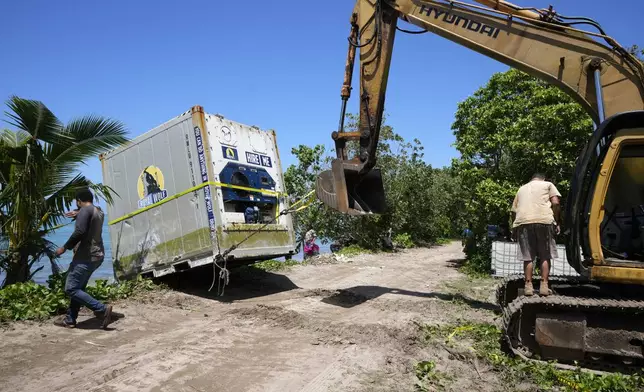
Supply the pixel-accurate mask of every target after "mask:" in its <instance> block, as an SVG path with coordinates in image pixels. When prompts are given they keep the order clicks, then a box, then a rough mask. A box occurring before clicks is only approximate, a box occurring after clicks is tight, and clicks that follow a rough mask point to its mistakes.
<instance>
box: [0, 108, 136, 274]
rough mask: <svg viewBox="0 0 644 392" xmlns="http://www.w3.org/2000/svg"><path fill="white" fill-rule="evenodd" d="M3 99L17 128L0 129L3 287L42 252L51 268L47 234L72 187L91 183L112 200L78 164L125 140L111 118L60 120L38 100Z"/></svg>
mask: <svg viewBox="0 0 644 392" xmlns="http://www.w3.org/2000/svg"><path fill="white" fill-rule="evenodd" d="M6 104H7V107H8V108H9V111H7V112H6V115H7V116H8V118H9V121H8V122H9V124H10V125H12V126H13V127H14V128H15V129H16V130H15V131H10V130H4V131H0V270H2V271H4V272H5V274H6V278H5V281H4V282H3V284H2V286H6V285H9V284H13V283H17V282H25V281H28V280H30V279H31V278H32V277H33V275H34V274H35V273H36V272H38V271H39V270H40V269H42V268H43V267H42V266H40V267H38V268H37V269H36V270H35V271H33V272H32V267H34V265H35V264H38V263H39V262H40V261H41V260H42V259H43V258H45V257H47V258H48V259H49V260H50V262H51V263H52V270H54V271H55V269H56V262H55V259H56V256H55V253H54V251H55V244H53V243H52V242H50V241H48V240H47V239H46V237H47V236H48V235H49V234H50V233H51V232H52V231H54V230H55V229H56V228H58V227H60V225H61V223H62V222H63V219H64V214H65V211H66V210H69V208H70V207H71V205H72V203H73V202H74V197H75V192H76V191H77V190H78V189H79V188H81V187H89V188H90V189H92V190H93V191H94V192H95V193H96V194H97V196H99V197H101V198H103V199H104V200H105V201H106V202H107V203H110V204H111V203H112V193H113V190H112V189H110V188H109V187H107V186H105V185H102V184H95V183H92V182H91V181H90V180H88V179H87V178H85V177H84V176H83V175H81V174H80V173H79V166H80V165H81V164H84V163H85V161H87V159H89V158H92V157H96V156H97V155H98V154H100V153H103V152H106V151H108V150H110V149H112V148H115V147H118V146H120V145H122V144H125V143H127V141H128V139H127V138H126V136H125V135H126V131H125V127H124V126H123V125H122V124H121V123H119V122H117V121H114V120H110V119H105V118H102V117H99V116H94V115H90V116H85V117H80V118H77V119H74V120H72V121H70V122H69V123H68V124H63V123H62V122H61V121H60V120H59V119H58V118H56V116H55V115H54V114H53V113H52V112H51V111H50V110H49V109H48V108H47V107H46V106H45V105H44V104H43V103H42V102H39V101H33V100H27V99H23V98H19V97H15V96H12V97H11V98H10V99H9V100H8V101H7V103H6Z"/></svg>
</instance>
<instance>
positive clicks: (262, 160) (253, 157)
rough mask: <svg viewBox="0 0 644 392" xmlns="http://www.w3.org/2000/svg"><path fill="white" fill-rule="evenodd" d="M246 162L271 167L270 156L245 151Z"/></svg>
mask: <svg viewBox="0 0 644 392" xmlns="http://www.w3.org/2000/svg"><path fill="white" fill-rule="evenodd" d="M246 162H248V163H251V164H253V165H261V166H265V167H273V165H272V163H271V157H267V156H266V155H259V154H253V153H252V152H247V153H246Z"/></svg>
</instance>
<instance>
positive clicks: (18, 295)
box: [0, 273, 158, 322]
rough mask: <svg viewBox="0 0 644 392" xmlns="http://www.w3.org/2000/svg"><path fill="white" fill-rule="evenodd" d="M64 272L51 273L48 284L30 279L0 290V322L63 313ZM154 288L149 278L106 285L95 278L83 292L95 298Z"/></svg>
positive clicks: (119, 296) (109, 298)
mask: <svg viewBox="0 0 644 392" xmlns="http://www.w3.org/2000/svg"><path fill="white" fill-rule="evenodd" d="M65 275H66V273H62V274H54V275H52V276H50V278H49V279H48V281H47V283H48V287H45V286H42V285H39V284H37V283H34V282H27V283H15V284H12V285H9V286H6V287H4V288H2V289H0V322H5V321H9V320H43V319H46V318H48V317H50V316H51V315H55V314H59V313H62V312H64V311H65V310H66V309H67V306H68V305H69V298H68V297H67V296H66V295H65V291H64V288H65ZM156 288H158V286H157V285H155V284H154V283H153V282H152V281H151V280H146V279H143V278H141V277H140V276H139V277H138V278H137V279H133V280H129V281H124V282H122V283H118V284H117V283H113V284H108V283H107V281H105V280H97V281H96V282H95V283H94V284H93V285H90V286H87V288H86V291H87V293H89V294H90V295H91V296H93V297H94V298H96V299H97V300H99V301H108V302H109V301H115V300H119V299H124V298H128V297H131V296H133V295H134V294H138V293H141V292H144V291H150V290H154V289H156Z"/></svg>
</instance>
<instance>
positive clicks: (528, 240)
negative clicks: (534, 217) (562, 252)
mask: <svg viewBox="0 0 644 392" xmlns="http://www.w3.org/2000/svg"><path fill="white" fill-rule="evenodd" d="M516 230H517V241H518V242H519V249H520V251H519V253H520V255H519V256H520V258H521V260H523V261H526V262H527V261H534V259H535V258H539V260H540V261H543V260H553V259H556V258H557V256H558V253H557V243H556V242H555V235H556V233H555V226H554V225H546V224H541V223H530V224H527V225H521V226H519V227H517V228H516Z"/></svg>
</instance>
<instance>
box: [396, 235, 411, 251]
mask: <svg viewBox="0 0 644 392" xmlns="http://www.w3.org/2000/svg"><path fill="white" fill-rule="evenodd" d="M393 241H394V246H396V247H398V248H403V249H406V248H413V247H414V246H416V245H415V244H414V241H413V240H412V239H411V236H410V235H409V234H407V233H400V234H396V235H395V236H394V239H393Z"/></svg>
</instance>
